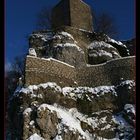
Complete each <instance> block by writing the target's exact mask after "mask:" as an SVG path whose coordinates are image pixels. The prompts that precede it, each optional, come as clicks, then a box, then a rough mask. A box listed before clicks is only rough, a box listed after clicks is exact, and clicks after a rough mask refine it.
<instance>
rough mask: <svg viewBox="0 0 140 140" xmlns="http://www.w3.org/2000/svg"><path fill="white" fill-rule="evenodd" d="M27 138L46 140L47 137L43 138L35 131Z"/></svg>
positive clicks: (30, 139) (29, 139)
mask: <svg viewBox="0 0 140 140" xmlns="http://www.w3.org/2000/svg"><path fill="white" fill-rule="evenodd" d="M27 140H45V139H43V138H42V137H40V136H39V135H38V134H36V133H34V134H33V135H31V136H30V137H29V138H28V139H27Z"/></svg>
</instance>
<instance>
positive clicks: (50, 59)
mask: <svg viewBox="0 0 140 140" xmlns="http://www.w3.org/2000/svg"><path fill="white" fill-rule="evenodd" d="M27 57H31V58H35V59H42V60H46V61H55V62H58V63H61V64H64V65H66V66H69V67H72V68H74V66H72V65H70V64H68V63H65V62H63V61H60V60H57V59H55V58H52V57H50V58H39V57H35V56H31V55H27Z"/></svg>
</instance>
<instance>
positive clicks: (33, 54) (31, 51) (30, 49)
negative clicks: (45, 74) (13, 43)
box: [29, 48, 37, 57]
mask: <svg viewBox="0 0 140 140" xmlns="http://www.w3.org/2000/svg"><path fill="white" fill-rule="evenodd" d="M29 55H32V56H35V57H36V56H37V54H36V51H35V49H34V48H29Z"/></svg>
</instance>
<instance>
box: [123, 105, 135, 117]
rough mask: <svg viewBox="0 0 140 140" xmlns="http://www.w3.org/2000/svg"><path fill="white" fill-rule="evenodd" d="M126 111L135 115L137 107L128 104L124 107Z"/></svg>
mask: <svg viewBox="0 0 140 140" xmlns="http://www.w3.org/2000/svg"><path fill="white" fill-rule="evenodd" d="M124 110H125V111H126V112H127V113H132V114H134V115H135V107H134V105H132V104H126V105H125V106H124Z"/></svg>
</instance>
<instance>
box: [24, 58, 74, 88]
mask: <svg viewBox="0 0 140 140" xmlns="http://www.w3.org/2000/svg"><path fill="white" fill-rule="evenodd" d="M75 79H76V72H75V68H74V67H72V66H70V65H67V64H65V63H62V62H59V61H58V60H55V59H41V58H35V57H31V56H27V58H26V69H25V85H33V84H40V83H45V82H48V81H50V82H56V83H58V84H60V85H62V86H64V85H74V80H75Z"/></svg>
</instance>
